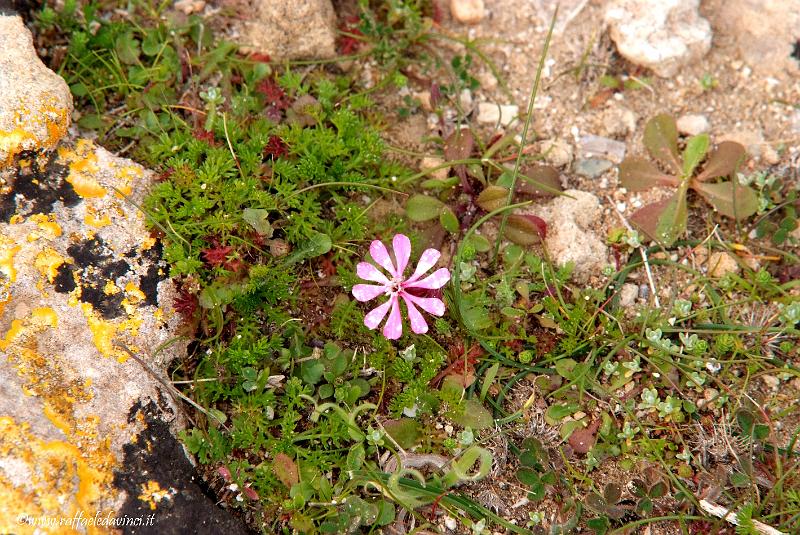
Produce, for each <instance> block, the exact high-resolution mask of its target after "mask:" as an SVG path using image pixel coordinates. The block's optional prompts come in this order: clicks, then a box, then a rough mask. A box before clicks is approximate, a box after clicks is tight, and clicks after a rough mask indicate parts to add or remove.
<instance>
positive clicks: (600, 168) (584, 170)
mask: <svg viewBox="0 0 800 535" xmlns="http://www.w3.org/2000/svg"><path fill="white" fill-rule="evenodd" d="M613 166H614V164H613V163H611V162H609V161H608V160H604V159H602V158H581V159H580V160H575V165H574V166H573V167H572V170H573V171H574V172H575V174H578V175H581V176H585V177H586V178H597V177H599V176H600V175H602V174H603V173H605V172H606V171H608V170H609V169H611V168H612V167H613Z"/></svg>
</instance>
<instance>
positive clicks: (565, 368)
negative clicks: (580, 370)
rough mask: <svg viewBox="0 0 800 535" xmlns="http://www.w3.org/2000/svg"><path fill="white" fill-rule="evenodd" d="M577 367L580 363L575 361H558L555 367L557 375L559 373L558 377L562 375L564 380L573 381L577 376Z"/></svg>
mask: <svg viewBox="0 0 800 535" xmlns="http://www.w3.org/2000/svg"><path fill="white" fill-rule="evenodd" d="M577 365H578V363H577V362H576V361H575V360H574V359H561V360H558V361H556V365H555V368H556V373H558V375H560V376H561V377H563V378H564V379H573V378H574V375H575V374H574V373H573V371H574V370H575V366H577Z"/></svg>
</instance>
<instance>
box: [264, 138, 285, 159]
mask: <svg viewBox="0 0 800 535" xmlns="http://www.w3.org/2000/svg"><path fill="white" fill-rule="evenodd" d="M287 154H289V147H287V146H286V143H284V142H283V140H282V139H281V138H280V137H279V136H276V135H272V136H269V141H267V144H266V145H264V156H269V157H271V158H280V157H281V156H286V155H287Z"/></svg>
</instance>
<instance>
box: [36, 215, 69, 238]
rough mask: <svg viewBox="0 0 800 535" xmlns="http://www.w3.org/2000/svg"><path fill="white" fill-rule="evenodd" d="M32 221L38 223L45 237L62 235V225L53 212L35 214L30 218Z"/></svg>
mask: <svg viewBox="0 0 800 535" xmlns="http://www.w3.org/2000/svg"><path fill="white" fill-rule="evenodd" d="M29 219H30V221H33V222H34V223H36V225H37V226H38V227H39V230H41V231H42V232H43V233H44V234H43V237H44V238H47V239H51V240H52V239H53V238H58V237H59V236H61V233H62V232H61V226H60V225H59V224H58V223H56V217H55V215H53V214H49V215H45V214H34V215H32V216H31V217H30V218H29Z"/></svg>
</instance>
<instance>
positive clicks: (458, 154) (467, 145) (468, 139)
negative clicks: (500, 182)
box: [444, 128, 475, 193]
mask: <svg viewBox="0 0 800 535" xmlns="http://www.w3.org/2000/svg"><path fill="white" fill-rule="evenodd" d="M474 148H475V138H474V137H473V136H472V132H470V131H469V130H468V129H466V128H460V129H458V130H456V131H455V132H453V133H452V134H450V137H448V138H447V139H446V140H445V142H444V159H445V160H447V161H448V162H450V161H454V160H466V159H467V158H469V157H470V156H471V155H472V150H473V149H474ZM453 170H454V171H455V173H456V175H457V176H458V178H460V179H461V186H462V187H463V188H464V191H465V192H466V193H472V186H470V184H469V180H467V166H466V165H464V164H459V165H456V166H455V167H454V168H453Z"/></svg>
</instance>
